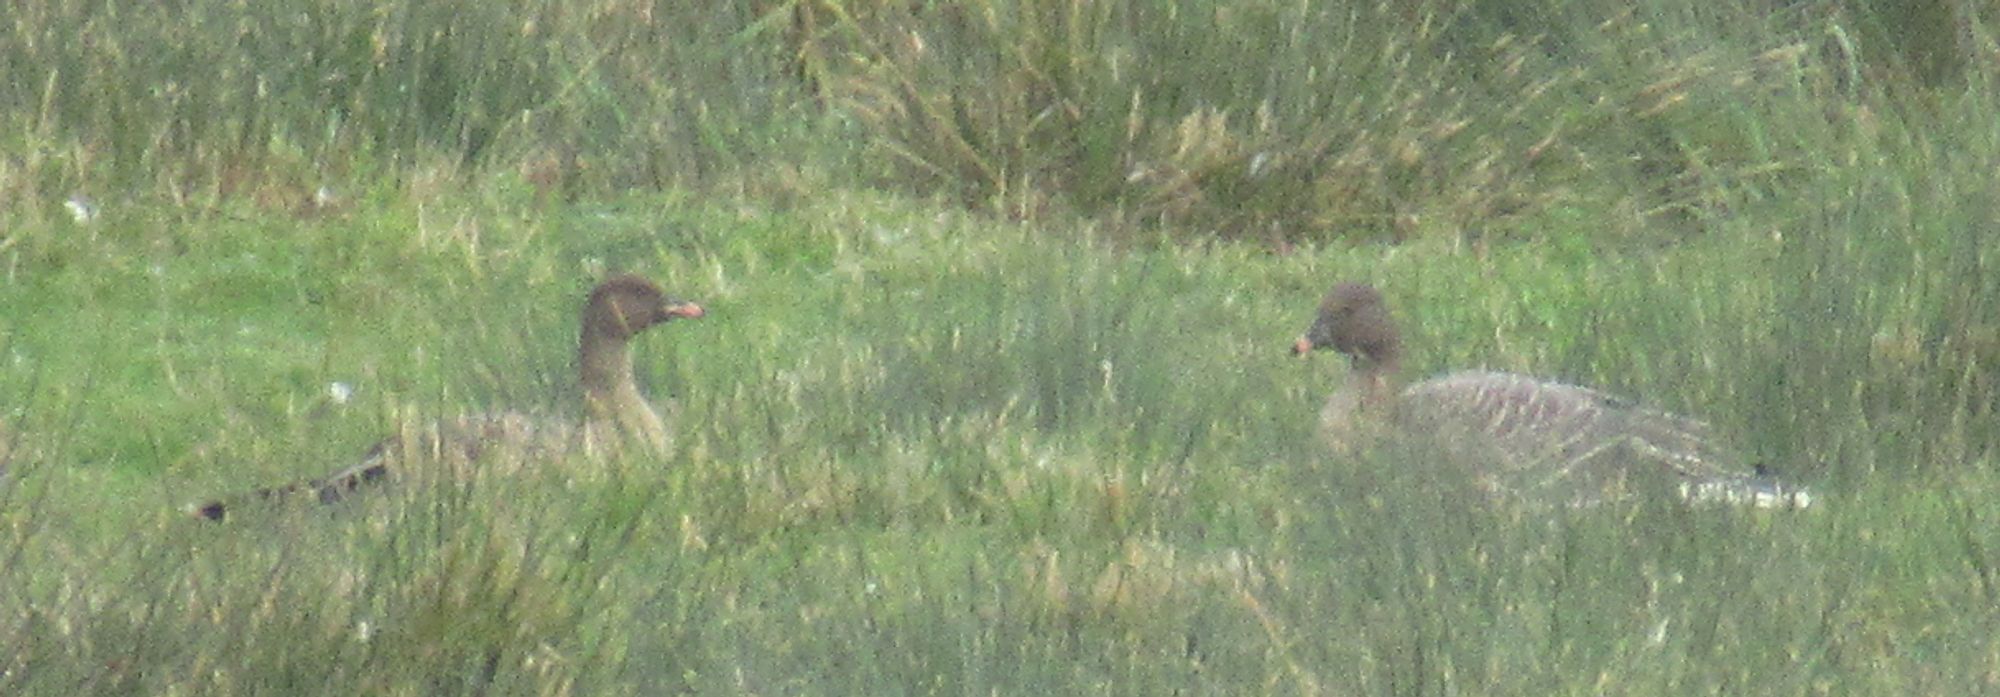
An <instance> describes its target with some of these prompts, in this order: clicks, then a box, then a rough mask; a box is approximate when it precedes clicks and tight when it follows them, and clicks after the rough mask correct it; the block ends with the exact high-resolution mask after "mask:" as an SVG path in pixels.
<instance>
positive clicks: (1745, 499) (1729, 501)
mask: <svg viewBox="0 0 2000 697" xmlns="http://www.w3.org/2000/svg"><path fill="white" fill-rule="evenodd" d="M1680 493H1681V498H1682V499H1685V500H1687V502H1688V503H1692V504H1698V505H1699V504H1715V505H1731V506H1750V507H1753V508H1775V509H1786V510H1800V509H1805V508H1811V507H1812V506H1813V505H1814V503H1815V501H1814V498H1813V493H1812V490H1811V489H1808V488H1806V487H1803V486H1799V485H1797V484H1793V483H1790V482H1786V481H1784V480H1782V479H1780V478H1779V477H1777V476H1776V475H1775V474H1773V473H1772V472H1771V471H1770V470H1769V469H1767V468H1765V467H1764V466H1763V465H1758V466H1757V470H1756V472H1755V473H1754V474H1751V475H1748V476H1739V477H1709V478H1704V479H1691V480H1688V481H1685V482H1682V483H1681V487H1680Z"/></svg>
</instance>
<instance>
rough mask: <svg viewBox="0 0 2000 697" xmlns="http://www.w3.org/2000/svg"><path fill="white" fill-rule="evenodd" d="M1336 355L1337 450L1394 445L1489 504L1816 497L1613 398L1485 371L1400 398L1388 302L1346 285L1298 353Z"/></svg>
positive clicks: (1771, 501) (1331, 416)
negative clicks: (1445, 468) (1657, 487)
mask: <svg viewBox="0 0 2000 697" xmlns="http://www.w3.org/2000/svg"><path fill="white" fill-rule="evenodd" d="M1325 348H1332V349H1333V350H1335V351H1336V352H1339V353H1341V354H1344V355H1346V356H1347V357H1348V359H1349V362H1350V364H1349V369H1348V372H1347V376H1346V380H1345V384H1344V385H1343V386H1342V387H1341V389H1339V390H1337V391H1335V392H1334V393H1333V395H1332V396H1331V397H1329V398H1328V399H1327V401H1326V404H1325V406H1324V407H1323V408H1322V409H1321V410H1320V433H1321V437H1323V438H1325V439H1326V440H1327V441H1328V443H1329V444H1330V445H1332V446H1333V447H1335V448H1336V449H1338V450H1342V451H1348V450H1350V449H1352V448H1355V447H1358V446H1362V445H1366V444H1369V443H1373V442H1377V441H1379V440H1381V439H1383V438H1385V437H1393V438H1397V439H1400V440H1402V441H1403V442H1418V443H1421V445H1422V446H1423V448H1424V449H1423V451H1422V452H1425V453H1427V454H1432V455H1436V456H1438V457H1440V458H1441V459H1442V461H1444V462H1446V463H1449V464H1451V465H1453V466H1458V467H1462V468H1465V470H1466V471H1467V472H1468V473H1470V474H1471V475H1472V476H1473V477H1474V478H1475V480H1476V482H1477V484H1478V485H1479V486H1480V487H1481V488H1482V489H1484V490H1485V491H1487V492H1488V493H1490V494H1494V495H1498V496H1501V497H1509V496H1511V497H1518V498H1521V499H1525V500H1529V501H1556V502H1566V503H1568V504H1570V505H1580V506H1586V505H1590V504H1593V503H1597V502H1600V501H1607V500H1613V499H1618V498H1623V497H1624V496H1626V495H1630V494H1633V493H1635V490H1637V489H1638V488H1639V486H1640V485H1641V484H1642V482H1664V483H1666V484H1667V485H1668V489H1667V490H1670V491H1674V492H1676V493H1678V494H1679V495H1680V497H1681V498H1683V499H1685V500H1687V501H1689V502H1694V503H1708V502H1727V503H1742V504H1750V505H1754V506H1757V507H1770V508H1804V507H1806V506H1809V505H1811V502H1812V495H1811V493H1810V492H1808V491H1807V490H1805V489H1803V488H1799V487H1795V486H1791V485H1787V484H1784V483H1781V482H1779V481H1778V480H1776V479H1774V478H1773V477H1772V476H1771V475H1770V473H1769V472H1768V471H1766V470H1765V469H1764V468H1763V467H1762V466H1758V467H1754V468H1744V467H1743V466H1741V464H1740V463H1741V460H1740V458H1738V457H1736V456H1735V455H1734V454H1733V453H1731V452H1730V451H1729V450H1728V449H1727V448H1725V447H1723V446H1722V445H1720V442H1719V440H1718V439H1717V438H1716V437H1715V435H1714V432H1713V431H1714V429H1712V428H1711V427H1710V426H1709V425H1708V424H1706V423H1703V422H1701V421H1699V420H1696V419H1693V418H1689V417H1685V416H1681V415H1678V414H1672V413H1668V412H1664V411H1660V410H1656V409H1651V408H1647V407H1644V406H1641V405H1639V404H1638V403H1636V402H1634V401H1632V400H1629V399H1626V398H1623V397H1619V396H1616V395H1612V394H1608V393H1605V392H1600V391H1598V390H1594V389H1591V388H1588V387H1580V386H1577V385H1571V384H1566V383H1561V382H1555V381H1551V380H1543V379H1539V378H1535V377H1530V376H1525V375H1517V374H1513V373H1502V372H1493V371H1483V370H1472V371H1462V372H1454V373H1448V374H1445V375H1441V376H1438V377H1433V378H1430V379H1426V380H1423V381H1420V382H1417V383H1415V384H1412V385H1409V386H1408V387H1405V388H1403V389H1402V390H1401V391H1400V392H1399V391H1397V390H1395V385H1394V382H1395V380H1396V374H1397V371H1398V370H1399V369H1400V368H1401V367H1402V358H1403V353H1402V349H1403V345H1402V336H1401V334H1400V333H1399V332H1398V330H1397V328H1396V322H1395V320H1394V319H1393V318H1392V317H1391V316H1390V313H1389V310H1388V308H1387V307H1386V306H1385V305H1384V304H1383V301H1382V294H1381V293H1380V292H1379V291H1377V290H1376V289H1375V288H1374V287H1373V286H1369V285H1367V284H1364V283H1340V284H1337V285H1335V286H1334V287H1333V289H1332V290H1330V291H1328V292H1327V294H1326V297H1325V298H1324V299H1323V300H1322V301H1321V302H1320V306H1319V314H1318V316H1317V317H1316V318H1315V319H1314V321H1313V323H1312V326H1311V328H1309V329H1307V330H1306V333H1305V334H1304V335H1303V336H1300V337H1299V338H1298V340H1297V341H1295V342H1294V343H1293V345H1292V353H1293V354H1294V355H1297V356H1300V357H1304V356H1307V355H1308V354H1310V353H1311V352H1312V351H1314V350H1317V349H1325Z"/></svg>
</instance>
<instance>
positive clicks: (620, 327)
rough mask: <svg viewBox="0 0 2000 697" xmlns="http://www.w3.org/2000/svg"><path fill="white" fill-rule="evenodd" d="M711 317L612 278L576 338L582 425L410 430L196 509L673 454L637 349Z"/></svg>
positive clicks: (492, 420) (430, 425)
mask: <svg viewBox="0 0 2000 697" xmlns="http://www.w3.org/2000/svg"><path fill="white" fill-rule="evenodd" d="M703 314H705V313H704V311H703V310H702V308H701V306H700V305H696V304H694V303H691V302H686V301H681V300H676V299H673V298H669V297H667V296H666V294H665V293H663V292H661V291H660V289H659V287H658V286H656V285H654V284H653V283H652V282H651V281H648V280H646V279H644V278H641V277H638V276H631V275H620V276H614V277H612V278H610V279H607V280H605V281H604V282H603V283H600V284H598V285H597V287H596V288H594V289H593V290H592V291H591V293H590V298H589V299H588V300H587V301H586V302H585V303H584V307H583V312H582V318H581V322H580V327H581V329H580V331H579V332H578V338H577V379H578V382H579V383H580V385H581V386H582V388H583V389H582V392H583V405H582V406H583V419H582V420H581V421H577V420H575V419H565V418H561V417H557V416H552V415H545V414H536V413H528V412H519V411H498V412H486V413H475V414H465V415H460V416H458V417H455V418H451V419H442V420H436V421H431V422H427V423H405V424H404V425H403V427H402V428H400V429H399V430H398V432H397V433H395V434H393V435H390V436H389V437H387V438H384V439H382V440H380V441H378V442H376V444H375V445H374V447H372V448H370V449H369V451H368V452H367V454H365V455H364V456H363V457H362V458H361V460H360V461H358V462H356V463H354V464H352V465H349V466H347V467H343V468H341V469H339V470H336V471H334V472H332V473H329V474H327V475H325V476H321V477H315V478H311V479H302V480H298V481H293V482H287V483H285V484H281V485H278V486H272V487H265V488H262V489H257V490H254V491H251V492H248V493H246V494H241V495H238V496H234V497H229V498H224V499H217V500H213V501H208V502H204V503H200V504H196V505H194V506H192V507H191V510H192V512H193V513H194V514H195V515H197V516H200V517H203V518H207V519H209V520H222V519H224V518H225V517H227V515H228V513H229V511H230V510H231V509H233V508H235V507H237V506H238V505H240V504H241V503H242V502H244V501H254V500H272V499H282V498H290V497H293V496H297V495H311V496H313V497H314V498H316V499H317V500H318V501H320V502H321V503H332V502H335V501H339V500H341V499H344V498H346V497H347V496H349V495H351V494H353V493H354V492H356V491H359V490H361V489H362V488H364V487H366V486H368V485H370V484H373V483H375V482H378V481H381V480H383V479H385V478H388V477H390V476H391V475H394V474H399V473H401V471H402V470H409V469H415V468H416V466H417V465H418V464H420V463H421V464H423V465H425V467H426V469H431V470H439V471H444V472H448V473H451V472H456V473H463V472H465V471H466V470H467V469H468V468H479V469H481V470H491V469H512V468H529V467H534V466H535V465H537V464H541V463H545V462H550V461H554V460H558V459H561V458H565V457H571V456H582V457H598V456H603V455H606V454H608V452H609V451H612V450H618V449H622V448H627V447H630V448H638V449H640V450H643V451H650V452H652V453H655V454H663V453H664V452H665V451H666V450H667V448H668V445H669V444H668V435H667V428H666V422H665V420H664V419H662V418H661V417H660V414H659V412H658V411H656V410H655V409H654V408H653V406H652V404H650V403H649V402H647V401H646V399H645V396H644V395H642V394H641V393H640V392H639V387H638V383H637V382H636V381H635V380H634V379H633V373H632V355H631V348H630V344H631V341H632V339H633V338H635V337H637V336H638V335H639V334H640V333H642V332H644V331H645V330H647V329H649V328H651V327H654V326H657V325H660V324H664V323H666V322H668V321H671V320H675V319H693V318H698V317H701V316H703Z"/></svg>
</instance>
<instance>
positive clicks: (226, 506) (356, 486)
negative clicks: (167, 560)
mask: <svg viewBox="0 0 2000 697" xmlns="http://www.w3.org/2000/svg"><path fill="white" fill-rule="evenodd" d="M393 441H394V439H389V440H385V441H383V442H381V443H377V444H375V447H373V448H370V449H369V450H368V455H367V456H366V457H363V458H361V461H360V462H356V463H354V464H352V465H348V466H347V467H343V468H341V469H339V470H337V471H335V472H333V473H331V474H328V475H326V476H323V477H316V478H312V479H301V480H296V481H291V482H286V483H284V484H279V485H277V486H269V487H264V488H261V489H256V490H253V491H249V492H246V493H242V494H238V495H235V496H229V497H224V498H218V499H213V500H209V501H204V502H200V503H194V504H189V505H188V506H187V508H186V509H185V510H186V511H187V513H188V515H191V516H193V517H195V518H199V519H202V520H209V521H214V522H222V521H223V520H225V519H227V518H228V517H229V512H230V511H231V510H234V509H236V508H238V507H241V506H242V505H244V504H246V503H255V502H268V501H282V500H285V499H290V498H292V497H294V496H299V495H310V496H312V497H313V498H314V499H315V500H317V501H319V502H320V503H322V504H331V503H337V502H339V501H341V500H342V499H345V498H347V497H348V496H351V495H353V494H354V492H356V491H359V490H361V489H362V488H364V487H367V486H370V485H372V484H375V483H376V482H379V481H381V480H382V479H384V478H386V477H388V476H389V459H390V458H389V454H390V452H391V451H392V450H394V448H393V447H391V446H392V444H393Z"/></svg>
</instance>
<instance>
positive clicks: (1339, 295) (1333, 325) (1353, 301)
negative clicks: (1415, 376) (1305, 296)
mask: <svg viewBox="0 0 2000 697" xmlns="http://www.w3.org/2000/svg"><path fill="white" fill-rule="evenodd" d="M1323 348H1331V349H1333V350H1335V351H1338V352H1340V353H1342V354H1346V355H1347V356H1348V357H1349V358H1350V359H1352V360H1353V361H1354V365H1355V367H1357V368H1382V369H1389V370H1393V369H1394V367H1395V365H1396V363H1397V361H1398V360H1400V359H1401V357H1402V337H1401V336H1399V335H1398V334H1397V332H1396V323H1395V320H1393V319H1391V318H1390V317H1389V310H1388V308H1387V307H1386V306H1385V305H1384V304H1383V303H1382V293H1381V292H1380V291H1377V290H1375V288H1374V287H1373V286H1369V285H1368V284H1365V283H1340V284H1336V285H1335V286H1334V287H1333V290H1330V291H1327V293H1326V297H1325V298H1323V299H1321V300H1320V303H1319V315H1318V316H1317V317H1315V318H1314V319H1313V323H1312V326H1311V327H1310V328H1308V329H1306V333H1305V334H1304V335H1302V336H1300V337H1299V338H1298V340H1297V341H1294V342H1293V343H1292V354H1293V355H1297V356H1304V355H1306V354H1308V353H1310V352H1312V351H1314V350H1317V349H1323Z"/></svg>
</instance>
